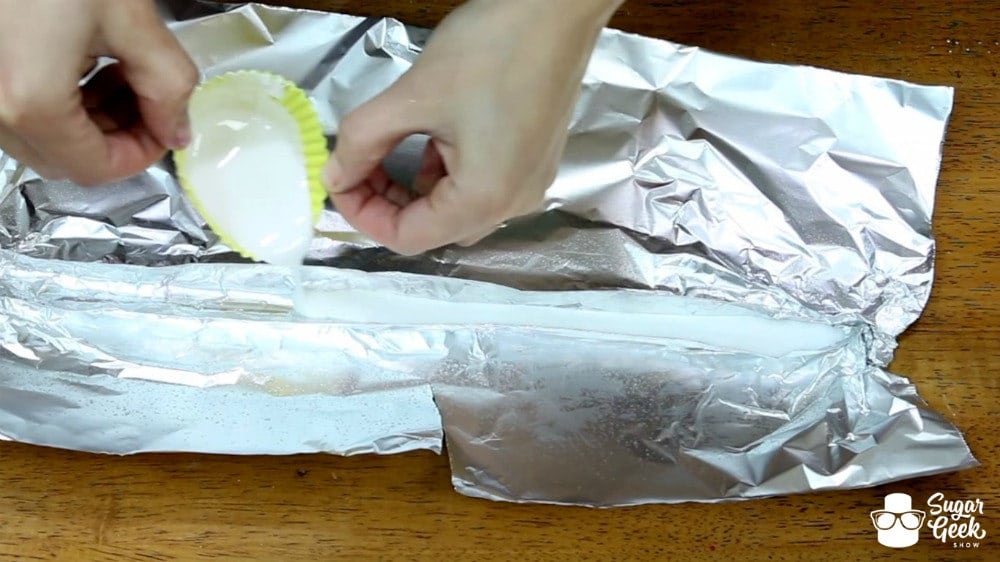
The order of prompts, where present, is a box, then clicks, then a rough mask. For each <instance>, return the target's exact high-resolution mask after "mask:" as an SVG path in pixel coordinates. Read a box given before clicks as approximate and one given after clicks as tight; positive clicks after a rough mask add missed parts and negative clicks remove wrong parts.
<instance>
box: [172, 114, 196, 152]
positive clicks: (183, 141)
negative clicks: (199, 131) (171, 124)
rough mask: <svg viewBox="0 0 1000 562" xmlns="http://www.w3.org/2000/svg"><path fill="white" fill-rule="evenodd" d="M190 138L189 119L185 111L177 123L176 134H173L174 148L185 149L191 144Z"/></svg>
mask: <svg viewBox="0 0 1000 562" xmlns="http://www.w3.org/2000/svg"><path fill="white" fill-rule="evenodd" d="M192 136H193V134H192V133H191V117H190V116H189V115H188V114H187V111H185V112H184V113H183V114H181V118H180V121H179V122H178V123H177V132H176V133H174V148H175V149H181V148H187V145H189V144H191V137H192Z"/></svg>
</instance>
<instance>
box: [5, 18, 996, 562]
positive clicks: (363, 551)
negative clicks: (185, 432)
mask: <svg viewBox="0 0 1000 562" xmlns="http://www.w3.org/2000/svg"><path fill="white" fill-rule="evenodd" d="M285 3H287V4H289V5H297V6H302V7H313V8H324V9H330V10H335V11H341V12H350V13H357V14H363V15H392V16H395V17H398V18H400V19H402V20H404V21H408V22H411V23H413V24H417V25H424V26H432V25H434V24H435V23H436V22H437V21H439V20H440V18H441V17H443V16H444V15H445V14H446V13H447V12H448V10H449V8H450V7H452V6H454V5H456V4H458V2H456V1H444V0H433V1H432V0H428V1H424V2H417V1H413V0H396V1H374V0H371V1H362V0H357V1H351V0H328V1H323V0H296V1H294V2H293V1H291V0H288V1H286V2H285ZM917 5H919V6H917ZM613 26H614V27H619V28H622V29H626V30H629V31H635V32H639V33H643V34H647V35H652V36H658V37H664V38H669V39H672V40H676V41H679V42H682V43H687V44H692V45H699V46H703V47H706V48H709V49H712V50H716V51H721V52H725V53H731V54H736V55H740V56H745V57H750V58H754V59H764V60H772V61H780V62H787V63H803V64H809V65H817V66H823V67H830V68H834V69H839V70H845V71H850V72H858V73H866V74H875V75H882V76H890V77H898V78H902V79H906V80H910V81H915V82H920V83H935V84H950V85H954V86H956V87H957V97H956V104H955V112H954V119H953V121H952V124H951V127H950V131H949V135H948V141H947V144H946V146H945V160H944V168H943V172H942V175H941V183H940V189H939V196H938V207H937V213H936V234H937V237H938V240H939V244H940V246H939V254H938V258H939V260H938V278H937V283H936V286H935V287H934V295H933V298H932V300H931V303H930V306H929V307H928V309H927V312H926V314H925V315H924V317H923V318H922V319H921V320H920V322H919V323H918V324H917V325H916V326H914V327H913V328H912V329H911V330H910V331H909V332H908V333H907V334H906V335H905V337H903V338H902V341H901V346H900V350H899V354H898V358H897V360H896V362H895V363H894V365H893V368H894V369H895V370H896V371H897V372H900V373H905V374H907V375H908V376H911V377H912V379H913V380H914V381H915V382H916V383H917V385H918V389H919V390H920V392H921V394H922V395H923V396H924V397H925V398H926V399H927V400H928V401H929V402H930V405H931V407H932V408H934V409H935V410H937V411H940V412H942V413H944V414H945V415H946V416H948V417H949V418H950V419H952V420H953V421H954V422H955V423H956V424H958V426H959V427H961V428H962V429H963V430H964V431H965V432H967V435H968V438H969V441H970V443H971V445H972V448H973V451H974V452H975V454H976V455H977V456H978V458H979V459H980V460H981V461H982V462H983V466H982V467H980V468H977V469H973V470H969V471H966V472H962V473H957V474H950V475H944V476H936V477H930V478H926V479H922V480H915V481H909V482H902V483H897V484H893V485H889V486H885V487H882V488H878V489H870V490H861V491H853V492H839V493H824V494H814V495H802V496H795V497H787V498H780V499H770V500H760V501H753V502H744V503H736V504H729V505H682V506H653V507H642V508H631V509H618V510H603V511H599V510H587V509H582V508H557V507H545V506H519V505H508V504H497V503H491V502H487V501H482V500H474V499H469V498H465V497H462V496H459V495H458V494H456V493H455V492H453V491H452V489H451V487H450V483H449V471H448V465H447V460H446V458H444V457H437V456H434V455H431V454H412V455H406V456H400V457H391V458H377V457H361V458H336V457H329V456H304V457H293V458H227V457H211V456H190V455H152V456H138V457H132V458H107V457H101V456H92V455H86V454H78V453H70V452H64V451H55V450H47V449H41V448H36V447H30V446H23V445H16V444H0V559H3V560H7V559H39V560H43V559H44V560H48V559H63V560H168V559H225V558H231V559H237V560H248V559H265V560H298V559H306V560H324V559H334V558H341V557H344V558H346V559H355V558H384V559H402V560H407V559H416V558H428V559H443V558H445V557H452V556H455V557H462V558H468V559H476V560H480V559H498V560H507V559H515V560H522V561H527V560H552V559H576V558H583V559H623V560H624V559H678V560H710V559H715V560H740V559H745V558H746V559H749V558H767V559H772V560H794V559H823V560H837V559H844V560H869V559H896V560H923V559H928V560H931V559H933V560H950V559H981V560H987V559H991V560H997V559H1000V558H998V556H1000V548H998V545H1000V515H998V514H1000V493H998V492H1000V474H998V466H1000V465H998V463H997V456H998V455H1000V428H998V423H1000V417H998V416H1000V409H998V407H997V390H998V388H1000V376H998V372H1000V343H998V342H1000V322H998V320H997V317H998V315H1000V306H998V300H997V298H996V295H995V292H996V291H997V290H998V284H1000V271H998V264H1000V237H998V236H997V234H998V228H997V225H998V221H1000V212H998V209H1000V149H998V143H1000V134H998V133H1000V127H998V123H1000V104H998V99H997V87H998V83H1000V82H998V78H997V71H998V67H1000V43H998V40H1000V1H972V0H970V1H964V2H963V1H951V2H947V1H941V2H914V1H905V0H883V1H882V2H876V3H870V2H867V1H861V0H852V1H846V0H823V1H820V2H807V1H804V0H803V1H786V0H757V1H755V2H737V1H712V0H698V1H694V0H685V1H677V2H652V1H642V0H632V1H631V2H629V3H628V4H627V5H626V7H625V8H624V9H623V10H622V11H621V12H620V14H619V15H618V17H617V18H616V19H615V20H614V22H613ZM890 491H901V492H907V493H909V494H911V495H913V496H914V498H915V501H919V502H923V501H924V500H926V498H927V497H928V496H929V495H930V494H932V493H933V492H936V491H942V492H945V493H946V494H947V495H948V496H949V497H953V498H970V499H971V498H981V499H982V500H983V501H984V502H985V504H986V515H985V517H983V518H982V522H983V526H984V528H985V530H986V531H987V533H988V535H987V537H986V539H985V542H984V546H982V547H980V549H979V550H977V551H970V550H967V551H963V550H954V549H952V548H951V546H950V545H945V544H941V543H935V542H932V541H931V540H930V539H929V538H928V535H926V534H925V535H924V538H923V539H922V540H921V542H920V543H919V544H918V545H917V546H915V547H912V548H910V549H907V550H905V551H899V552H897V551H890V550H889V549H886V548H884V547H881V546H879V545H878V544H877V543H876V542H875V537H874V532H873V530H872V526H871V523H870V522H869V520H868V513H869V511H870V510H872V509H876V508H879V507H881V504H882V499H883V496H884V495H885V494H886V493H888V492H890Z"/></svg>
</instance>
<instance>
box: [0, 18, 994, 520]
mask: <svg viewBox="0 0 1000 562" xmlns="http://www.w3.org/2000/svg"><path fill="white" fill-rule="evenodd" d="M191 5H192V3H190V2H164V3H163V4H162V6H163V9H164V14H165V15H166V16H167V17H170V18H172V19H174V20H177V21H174V23H173V24H172V25H173V29H174V31H175V32H176V34H177V35H178V37H180V39H181V40H182V41H183V42H184V44H185V45H186V46H187V48H188V49H189V51H190V52H191V53H192V55H193V56H194V57H195V59H196V61H197V62H198V64H199V65H200V66H201V68H202V69H203V71H204V73H205V75H206V76H212V75H215V74H217V73H221V72H225V71H229V70H234V69H239V68H255V69H262V70H270V71H273V72H278V73H281V74H283V75H285V76H287V77H289V78H290V79H293V80H296V81H297V82H299V83H300V84H308V86H309V87H310V91H311V95H312V99H313V101H314V102H315V105H316V107H317V109H318V111H319V112H320V115H321V118H322V119H323V122H324V124H325V126H326V128H327V133H328V134H329V136H330V137H331V140H332V141H335V137H336V134H337V123H339V121H340V120H341V118H342V117H343V116H344V115H345V114H346V113H347V112H348V111H350V110H351V109H353V108H354V107H357V106H358V105H360V104H361V103H363V102H364V101H366V100H368V99H370V98H371V97H372V96H374V95H375V94H377V93H378V92H380V91H381V90H382V89H383V88H385V87H386V86H388V85H390V84H391V83H392V82H393V81H394V80H395V79H396V78H398V77H399V76H400V75H401V74H402V73H403V72H405V71H406V70H407V68H409V66H410V64H412V62H413V60H414V59H415V58H416V57H417V56H418V54H419V52H420V49H421V45H422V44H423V43H424V41H425V40H426V38H427V36H428V32H427V31H426V30H421V29H414V28H410V27H407V26H405V25H403V24H401V23H399V22H397V21H394V20H389V19H386V20H377V21H376V20H364V19H361V18H353V17H348V16H343V15H336V14H321V13H315V12H306V11H299V10H291V9H275V8H268V7H264V6H260V5H232V6H227V7H226V8H225V9H222V8H219V7H218V6H217V5H213V6H210V5H207V4H206V5H195V9H194V10H193V11H192V9H191ZM182 6H186V7H185V8H183V9H182V8H181V7H182ZM952 96H953V92H952V90H951V89H950V88H946V87H932V86H921V85H915V84H909V83H904V82H899V81H894V80H886V79H880V78H874V77H865V76H856V75H846V74H839V73H836V72H831V71H826V70H821V69H815V68H804V67H793V66H785V65H774V64H763V63H758V62H752V61H745V60H739V59H734V58H730V57H725V56H721V55H718V54H714V53H710V52H706V51H704V50H701V49H698V48H693V47H686V46H681V45H675V44H671V43H667V42H663V41H658V40H653V39H649V38H643V37H638V36H634V35H628V34H625V33H620V32H617V31H611V30H609V31H607V32H605V33H604V35H603V36H602V39H601V41H600V44H599V47H598V49H597V52H596V53H595V55H594V58H593V61H592V64H591V66H590V69H589V71H588V73H587V77H586V80H585V84H584V89H583V95H582V97H581V99H580V102H579V105H578V108H577V111H576V114H575V117H574V120H573V123H572V132H571V133H572V134H571V137H570V142H569V146H568V148H567V152H566V155H565V158H564V160H563V163H562V167H561V170H560V174H559V177H558V179H557V181H556V184H555V185H554V186H553V187H552V189H551V190H550V191H549V194H548V198H547V206H546V208H545V210H544V212H542V213H540V214H538V215H536V216H530V217H523V218H521V219H518V220H515V221H511V222H510V223H509V224H507V225H505V227H504V228H502V229H501V230H499V231H498V232H497V233H496V234H494V235H493V236H491V237H489V238H487V239H486V240H485V241H483V242H482V243H481V244H479V245H478V246H476V247H473V248H445V249H441V250H438V251H435V252H431V253H429V254H425V255H423V256H418V257H414V258H403V257H400V256H396V255H393V254H391V253H389V252H387V251H385V250H384V249H381V248H379V247H377V245H375V244H373V243H371V242H370V241H368V240H367V239H366V238H365V237H364V236H362V235H360V234H359V233H357V232H355V231H354V230H353V229H352V228H351V227H350V226H349V225H348V224H347V223H346V222H345V221H344V220H343V219H342V218H341V217H340V216H339V215H338V214H337V213H336V212H335V211H334V210H332V209H330V210H328V211H326V212H325V214H324V216H323V220H322V222H321V225H320V228H319V232H318V236H317V237H316V240H315V241H314V244H313V247H312V251H311V253H310V256H309V263H310V266H311V267H308V268H306V270H305V271H303V272H301V273H300V272H294V271H288V270H284V269H281V268H276V267H271V266H267V265H258V264H249V263H245V262H244V260H241V259H239V258H238V257H236V256H235V255H234V254H233V253H232V252H230V251H229V250H228V248H226V247H224V246H222V245H220V244H219V243H218V241H217V238H216V237H215V236H214V235H213V234H212V233H211V232H210V231H209V229H208V228H207V227H206V225H205V222H204V221H203V220H202V219H201V217H199V216H198V215H197V213H196V212H195V211H194V209H193V208H192V207H191V206H190V205H189V204H188V202H187V201H186V200H185V199H184V197H183V195H182V194H181V192H180V190H179V188H178V186H177V183H176V181H175V179H174V177H173V176H172V175H171V169H170V166H169V163H164V164H163V165H160V166H156V167H154V168H151V169H150V170H149V171H148V172H147V173H146V174H144V175H142V176H139V177H136V178H133V179H130V180H128V181H126V182H121V183H119V184H116V185H109V186H103V187H98V188H92V189H82V188H79V187H77V186H74V185H71V184H67V183H64V182H48V181H44V180H41V179H39V178H38V177H37V176H35V175H34V174H33V173H32V172H31V171H30V170H23V169H21V168H19V167H18V165H17V163H16V162H14V161H12V160H11V159H9V158H7V157H6V156H2V157H0V158H2V160H0V179H2V180H3V185H4V187H3V190H2V192H0V244H2V246H3V248H4V249H3V250H0V438H3V439H13V440H18V441H24V442H30V443H39V444H44V445H51V446H56V447H63V448H69V449H80V450H88V451H99V452H107V453H115V454H130V453H137V452H144V451H200V452H214V453H230V454H262V453H263V454H291V453H298V452H328V453H336V454H362V453H379V454H390V453H400V452H404V451H409V450H414V449H431V450H436V451H440V450H441V449H442V445H443V440H445V439H446V440H447V444H448V453H449V455H450V457H451V461H452V467H453V481H454V484H455V486H456V489H457V490H459V491H460V492H462V493H464V494H468V495H472V496H476V497H483V498H489V499H495V500H507V501H518V502H553V503H564V504H581V505H591V506H616V505H631V504H638V503H649V502H681V501H721V500H727V499H739V498H753V497H761V496H769V495H778V494H789V493H799V492H808V491H813V490H822V489H837V488H851V487H862V486H872V485H877V484H880V483H884V482H888V481H893V480H899V479H904V478H911V477H916V476H922V475H927V474H933V473H939V472H945V471H951V470H958V469H962V468H968V467H971V466H975V465H976V464H977V461H976V460H975V459H974V458H973V457H972V454H971V452H970V451H969V448H968V446H967V444H966V443H965V440H964V438H963V437H962V435H961V433H960V431H959V430H958V429H957V428H955V427H954V426H952V425H951V424H950V423H949V422H947V421H946V420H945V419H944V418H943V417H941V416H940V415H938V414H936V413H934V412H931V411H929V410H928V409H927V408H926V407H925V405H924V403H923V401H922V400H921V399H920V398H919V396H918V394H917V392H916V390H915V388H914V387H913V386H912V385H911V384H910V383H909V382H908V381H907V380H906V379H904V378H902V377H899V376H897V375H894V374H891V373H889V372H887V371H885V370H884V367H885V366H886V365H887V364H888V363H889V361H890V360H891V358H892V352H893V350H894V348H895V345H896V338H897V337H898V336H899V334H901V333H902V332H903V331H904V330H905V329H906V328H907V327H908V326H909V325H910V324H911V323H912V322H914V321H915V320H916V319H917V318H918V317H919V315H920V314H921V313H922V311H923V308H924V306H925V304H926V302H927V299H928V296H929V293H930V289H931V284H932V280H933V272H934V271H933V264H934V262H933V258H934V240H933V237H932V234H931V218H932V214H933V201H934V190H935V186H936V182H937V175H938V167H939V165H940V161H941V159H940V147H941V143H942V142H943V140H944V134H945V129H946V125H947V120H948V117H949V115H950V113H951V108H952V99H953V98H952ZM422 142H423V141H422V140H421V139H420V138H413V139H410V140H409V141H408V142H407V143H405V144H404V146H403V147H402V148H401V149H400V150H399V151H398V152H397V154H395V155H394V156H393V158H392V159H391V161H390V168H391V173H393V174H394V175H397V176H399V177H400V178H402V179H404V180H405V179H406V178H407V177H409V176H410V175H412V171H413V168H414V165H415V159H416V157H417V155H419V154H420V146H421V143H422ZM264 227H266V226H264ZM300 285H301V287H304V288H305V291H304V293H305V294H306V295H307V296H308V298H304V297H303V294H302V293H299V292H297V288H298V287H300Z"/></svg>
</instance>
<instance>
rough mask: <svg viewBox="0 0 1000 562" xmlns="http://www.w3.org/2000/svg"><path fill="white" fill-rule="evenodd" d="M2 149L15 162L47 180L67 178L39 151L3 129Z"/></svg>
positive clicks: (0, 143)
mask: <svg viewBox="0 0 1000 562" xmlns="http://www.w3.org/2000/svg"><path fill="white" fill-rule="evenodd" d="M0 147H3V151H4V152H5V153H6V154H8V155H9V156H10V157H12V158H13V159H14V160H17V161H18V162H20V163H21V164H24V165H25V166H27V167H28V168H31V170H32V171H34V172H35V173H36V174H38V175H40V176H42V177H43V178H45V179H49V180H57V179H63V178H64V177H65V174H63V172H62V170H60V169H59V168H58V167H56V166H53V165H52V164H50V163H49V162H47V161H46V160H45V159H44V158H42V155H41V154H39V153H38V151H36V150H35V149H34V148H32V147H31V146H29V145H28V144H27V143H25V142H24V141H22V140H21V139H19V138H18V137H17V136H16V135H13V134H11V133H10V132H9V131H6V130H4V129H3V128H0Z"/></svg>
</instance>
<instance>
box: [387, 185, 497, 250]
mask: <svg viewBox="0 0 1000 562" xmlns="http://www.w3.org/2000/svg"><path fill="white" fill-rule="evenodd" d="M510 199H511V198H510V197H509V195H507V194H506V193H504V192H503V191H501V190H498V189H481V188H472V189H469V188H468V187H464V186H463V187H461V188H460V187H459V186H458V185H457V184H456V183H455V181H454V180H453V179H452V177H451V176H448V177H445V178H444V179H442V180H441V181H440V182H438V184H437V185H436V186H434V189H433V190H431V192H430V194H428V195H427V196H425V197H421V198H420V199H417V200H416V201H414V202H413V203H411V204H410V205H408V206H406V207H405V208H403V209H401V210H400V211H399V213H398V214H397V215H395V216H394V217H392V218H393V219H394V221H395V222H393V223H392V225H391V226H390V227H387V232H388V233H390V234H391V235H392V238H389V239H387V240H386V242H384V244H385V246H386V247H387V248H390V249H391V250H393V251H395V252H398V253H400V254H404V255H415V254H419V253H422V252H426V251H428V250H431V249H434V248H439V247H441V246H446V245H448V244H453V243H456V242H459V241H462V240H466V239H469V238H472V237H475V236H476V235H477V234H478V233H480V232H482V230H483V224H484V223H485V224H498V223H500V222H501V221H503V220H504V219H505V218H506V215H507V213H508V212H509V209H508V206H509V204H510Z"/></svg>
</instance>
